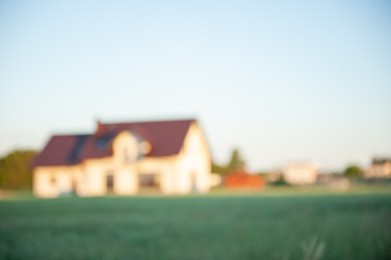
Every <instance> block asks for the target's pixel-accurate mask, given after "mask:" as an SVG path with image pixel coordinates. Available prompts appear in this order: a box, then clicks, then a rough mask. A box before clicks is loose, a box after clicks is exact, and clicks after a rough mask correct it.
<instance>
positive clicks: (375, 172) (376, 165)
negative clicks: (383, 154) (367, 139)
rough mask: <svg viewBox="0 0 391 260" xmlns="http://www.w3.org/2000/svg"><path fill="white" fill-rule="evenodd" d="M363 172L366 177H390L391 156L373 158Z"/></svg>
mask: <svg viewBox="0 0 391 260" xmlns="http://www.w3.org/2000/svg"><path fill="white" fill-rule="evenodd" d="M364 174H365V177H366V178H390V177H391V158H382V159H373V160H372V164H371V166H369V168H368V169H367V171H365V173H364Z"/></svg>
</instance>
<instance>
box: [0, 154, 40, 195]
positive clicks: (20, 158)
mask: <svg viewBox="0 0 391 260" xmlns="http://www.w3.org/2000/svg"><path fill="white" fill-rule="evenodd" d="M35 155H36V152H35V151H32V150H16V151H13V152H11V153H9V154H8V155H6V156H5V157H3V158H0V188H3V189H26V188H31V186H32V170H31V168H30V164H31V162H32V160H33V158H34V157H35Z"/></svg>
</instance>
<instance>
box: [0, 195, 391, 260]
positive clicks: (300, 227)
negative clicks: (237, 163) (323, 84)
mask: <svg viewBox="0 0 391 260" xmlns="http://www.w3.org/2000/svg"><path fill="white" fill-rule="evenodd" d="M317 256H320V258H319V259H365V260H367V259H391V193H370V192H367V193H365V194H364V193H357V194H333V195H330V194H327V195H322V194H299V195H296V196H291V195H287V194H283V195H280V196H274V195H273V194H272V193H271V195H270V196H263V195H259V194H257V195H252V196H248V195H246V194H242V195H236V194H235V195H230V193H224V194H221V193H218V194H217V195H215V196H213V195H212V196H193V197H162V198H159V197H135V198H125V197H105V198H61V199H53V200H37V199H9V200H3V201H0V259H316V257H317ZM306 257H307V258H306Z"/></svg>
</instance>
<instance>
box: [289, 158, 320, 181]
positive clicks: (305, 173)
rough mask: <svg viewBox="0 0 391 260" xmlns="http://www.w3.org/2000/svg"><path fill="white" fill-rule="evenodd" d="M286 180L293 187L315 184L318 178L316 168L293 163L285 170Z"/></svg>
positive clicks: (305, 164) (308, 164) (310, 165)
mask: <svg viewBox="0 0 391 260" xmlns="http://www.w3.org/2000/svg"><path fill="white" fill-rule="evenodd" d="M283 174H284V180H285V181H286V182H287V183H288V184H292V185H306V184H312V183H315V181H316V178H317V175H318V173H317V171H316V167H315V166H314V165H313V164H310V163H291V164H288V165H287V166H286V167H285V169H284V173H283Z"/></svg>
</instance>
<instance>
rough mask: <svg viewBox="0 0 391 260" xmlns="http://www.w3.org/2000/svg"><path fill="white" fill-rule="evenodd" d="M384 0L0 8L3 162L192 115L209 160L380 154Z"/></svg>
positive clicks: (276, 162) (386, 102)
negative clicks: (15, 153) (16, 154)
mask: <svg viewBox="0 0 391 260" xmlns="http://www.w3.org/2000/svg"><path fill="white" fill-rule="evenodd" d="M390 46H391V3H390V2H389V1H369V0H368V1H337V0H336V1H0V98H1V100H0V122H1V123H0V154H4V153H6V152H8V151H9V150H11V149H14V148H18V147H21V148H24V147H31V148H35V149H41V148H42V147H43V146H44V144H45V142H46V141H47V139H48V138H49V137H50V135H51V134H52V133H58V132H60V133H68V132H71V133H72V132H91V131H93V129H94V128H95V119H96V118H100V119H102V120H103V121H105V120H106V121H126V120H134V119H136V120H138V119H161V118H177V117H179V118H183V117H197V118H198V119H199V120H200V121H201V123H202V125H203V127H204V130H205V132H206V135H207V137H208V139H209V141H210V145H211V148H212V152H213V156H214V158H215V160H216V161H217V162H224V161H225V160H227V159H228V157H229V154H230V151H231V149H232V148H233V147H238V148H239V149H240V150H241V152H242V153H243V155H244V157H245V159H246V160H247V163H248V166H249V168H250V170H262V169H270V168H274V167H279V166H283V165H284V164H285V163H287V162H290V161H297V160H301V161H302V160H309V161H312V162H314V163H315V164H317V165H318V166H319V167H320V168H321V169H340V168H342V167H344V166H345V165H346V164H348V163H359V164H361V165H363V166H365V165H367V164H368V163H369V161H370V159H371V158H372V156H376V155H377V156H381V155H391V48H390Z"/></svg>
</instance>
